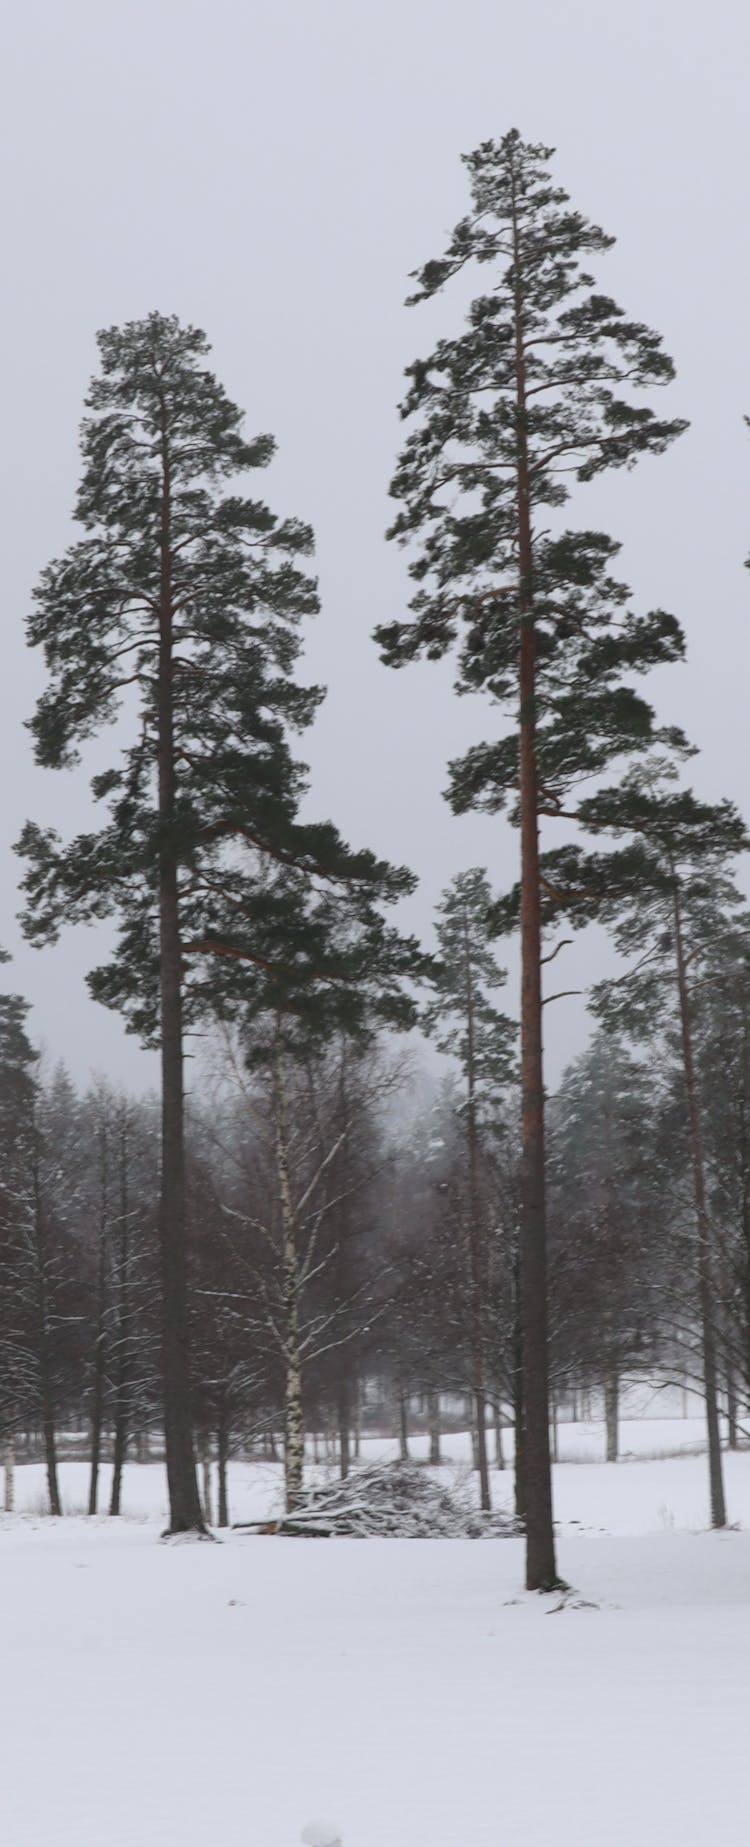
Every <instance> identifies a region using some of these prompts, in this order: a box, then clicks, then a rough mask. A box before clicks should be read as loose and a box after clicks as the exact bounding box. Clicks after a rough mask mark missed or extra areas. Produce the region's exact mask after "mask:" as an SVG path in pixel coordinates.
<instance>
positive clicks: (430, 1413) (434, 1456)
mask: <svg viewBox="0 0 750 1847" xmlns="http://www.w3.org/2000/svg"><path fill="white" fill-rule="evenodd" d="M427 1426H428V1429H429V1433H430V1462H431V1463H432V1465H433V1467H434V1468H437V1466H438V1463H439V1462H440V1460H441V1456H440V1393H439V1392H435V1391H429V1392H428V1393H427Z"/></svg>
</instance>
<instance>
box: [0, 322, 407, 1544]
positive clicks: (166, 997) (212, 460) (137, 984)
mask: <svg viewBox="0 0 750 1847" xmlns="http://www.w3.org/2000/svg"><path fill="white" fill-rule="evenodd" d="M99 349H100V355H101V373H100V376H99V377H97V378H96V379H95V380H94V382H93V384H92V386H91V388H90V392H89V395H88V398H87V400H86V407H87V416H86V418H85V420H84V423H83V428H82V436H81V446H82V453H83V476H82V480H81V486H80V490H79V494H78V500H77V504H76V518H77V520H78V522H79V523H80V524H81V526H82V527H83V530H84V536H83V537H82V538H81V539H80V540H79V541H78V542H77V543H76V544H74V545H73V546H72V547H71V548H70V550H69V551H68V552H67V553H66V554H65V556H64V557H63V558H62V559H60V560H58V561H57V562H55V563H53V564H51V565H50V566H48V568H47V569H46V571H45V572H44V573H43V576H42V579H41V582H40V585H39V588H38V590H37V593H36V599H35V608H34V612H33V614H32V616H31V618H30V621H29V641H30V643H31V645H32V646H37V647H42V648H43V650H44V655H45V660H46V663H47V669H48V675H49V684H48V687H47V690H46V691H45V692H44V694H43V695H42V698H41V700H40V701H39V705H38V708H37V712H36V715H35V717H34V719H33V722H32V730H33V735H34V741H35V746H36V755H37V760H38V762H39V763H41V764H43V765H47V766H50V767H53V768H61V767H66V766H68V765H70V764H73V763H75V762H76V760H77V757H78V753H79V751H80V748H81V746H82V745H84V744H85V743H86V742H87V740H88V739H90V738H92V737H93V736H94V735H95V734H96V733H97V732H98V731H99V730H100V728H101V727H102V726H103V725H105V724H107V723H108V722H110V721H111V720H112V719H113V718H114V717H115V715H116V714H117V712H118V710H119V709H120V708H121V707H122V709H123V711H124V713H125V715H126V717H127V718H128V719H129V721H130V727H129V728H130V742H129V743H127V744H126V745H125V747H124V749H123V750H122V751H121V752H120V753H118V759H117V761H116V762H114V763H113V765H112V767H111V768H110V769H108V770H106V771H105V772H104V773H103V774H100V775H98V776H97V777H95V778H94V781H93V784H92V788H93V794H94V797H95V798H96V800H97V801H99V802H102V803H106V804H107V815H106V819H105V821H104V823H103V825H102V826H101V827H100V828H99V830H98V831H95V832H91V833H86V834H83V835H81V836H79V837H78V838H77V839H75V840H73V841H72V842H71V843H70V844H69V845H63V844H62V843H61V841H60V840H59V838H58V837H57V836H56V835H55V834H54V833H53V832H51V831H49V830H44V829H42V828H39V827H38V826H36V825H34V824H31V823H29V824H27V826H26V828H25V829H24V832H23V834H22V837H21V840H20V842H19V847H20V851H21V852H22V853H23V854H24V855H25V856H26V858H27V860H28V862H29V864H28V869H27V872H26V875H25V878H24V888H25V892H26V900H27V911H26V929H27V933H28V935H29V936H30V937H31V939H32V941H34V942H36V943H44V942H49V941H53V940H54V939H55V937H56V936H57V934H58V932H59V930H60V929H61V927H62V926H63V925H64V924H68V923H76V922H88V921H91V920H97V919H100V918H103V917H109V916H114V917H116V918H117V920H118V922H119V940H118V945H117V949H116V951H115V954H114V956H113V958H112V960H111V962H110V963H109V964H108V965H107V966H106V967H103V968H99V969H96V970H95V971H94V972H93V973H92V975H91V976H90V978H89V981H90V987H91V990H92V993H93V994H94V995H95V997H96V998H98V999H99V1000H101V1001H103V1002H105V1003H106V1004H107V1005H109V1006H114V1007H117V1008H119V1009H120V1010H121V1011H122V1012H123V1013H124V1015H125V1018H126V1021H127V1023H128V1026H129V1027H130V1029H131V1030H134V1031H136V1032H139V1033H140V1034H141V1035H142V1037H143V1038H144V1039H145V1040H146V1042H147V1043H151V1044H158V1046H159V1048H160V1053H161V1068H162V1130H161V1148H162V1163H161V1194H160V1242H161V1267H162V1296H163V1382H164V1422H165V1441H166V1457H167V1475H168V1483H169V1500H170V1530H171V1531H172V1532H181V1531H185V1530H189V1529H191V1528H197V1529H200V1528H201V1527H202V1524H203V1523H202V1515H201V1506H200V1499H199V1495H198V1488H197V1482H196V1475H195V1465H194V1457H193V1445H192V1430H191V1414H190V1371H189V1353H188V1344H189V1343H188V1317H187V1277H186V1239H185V1149H184V1079H183V1044H184V1034H185V1031H186V1029H188V1028H189V1027H190V1026H191V1025H192V1024H193V1023H194V1022H195V1020H196V1019H198V1018H200V1017H201V1015H202V1014H204V1013H205V1012H206V1010H207V1009H208V1008H210V1007H211V1005H212V1004H213V1000H214V988H215V986H216V987H218V989H219V990H221V991H222V992H223V990H224V987H225V980H224V974H223V973H222V976H221V978H220V979H219V978H218V977H215V976H214V974H213V973H208V974H207V973H206V969H207V965H213V967H214V968H216V966H217V965H219V964H221V966H222V968H224V967H225V966H226V965H227V964H228V963H231V961H232V958H233V957H234V956H235V955H236V935H237V932H241V933H242V938H243V944H244V948H245V952H246V953H250V954H252V948H253V933H254V932H255V933H256V934H257V931H258V927H259V922H260V921H262V920H263V918H264V917H265V909H264V906H265V889H264V881H263V879H262V877H260V878H259V877H258V875H257V866H256V862H257V860H258V857H259V856H260V859H261V860H263V859H264V858H265V856H267V855H270V856H271V857H272V858H275V859H276V860H278V861H279V862H280V863H289V864H291V865H294V866H295V867H297V868H298V869H301V870H302V871H303V872H305V873H306V874H308V875H312V873H313V872H318V873H321V874H322V876H324V877H325V878H326V879H328V880H330V881H332V882H334V883H335V881H336V880H344V881H345V882H346V883H347V885H348V886H349V887H353V888H357V887H358V885H359V884H360V883H364V884H365V885H367V886H372V884H373V881H374V882H375V884H376V885H377V888H378V892H379V894H380V895H381V896H386V897H395V896H398V895H399V893H400V892H401V891H402V890H404V889H406V888H408V885H409V877H408V875H406V874H398V873H394V872H392V871H391V869H390V868H387V867H382V866H380V865H379V863H378V862H377V861H375V860H374V859H373V858H372V856H371V855H369V854H359V855H351V854H349V853H348V852H347V850H346V849H345V848H344V846H343V844H342V842H341V841H340V839H339V836H338V835H337V833H336V831H335V829H334V828H333V827H330V826H328V825H323V826H319V827H313V826H309V827H303V826H301V825H300V824H299V823H298V821H297V818H296V816H297V806H298V802H299V799H300V796H301V794H302V792H303V790H304V787H305V779H304V770H303V768H302V767H301V766H300V765H299V764H297V763H296V762H295V761H294V759H293V757H292V755H291V752H290V748H289V742H288V733H289V731H290V729H297V730H299V729H301V728H304V727H305V726H306V725H308V724H309V723H310V721H311V719H312V717H313V715H314V712H315V709H316V706H317V704H318V702H319V699H320V697H321V693H320V691H319V689H317V688H313V689H305V688H303V687H301V686H300V685H299V683H298V682H297V680H296V679H295V678H294V667H295V662H296V660H297V657H298V653H299V648H300V638H299V625H300V622H301V620H302V618H303V617H305V616H306V615H309V614H311V613H313V612H314V611H315V610H316V609H317V606H318V605H317V592H316V587H315V583H314V581H313V579H312V578H311V577H310V575H309V574H308V571H307V570H306V568H304V562H303V563H302V564H300V562H299V561H300V560H301V561H304V560H305V559H306V558H307V557H309V555H310V553H311V551H312V546H313V539H312V533H311V531H310V528H309V527H307V526H305V525H302V524H300V523H299V521H297V520H294V519H290V520H282V521H280V520H278V519H277V518H276V516H275V515H274V514H273V513H272V512H271V511H270V510H269V508H268V507H267V506H266V505H265V504H264V502H263V501H261V500H258V499H254V498H251V497H249V495H248V494H247V493H246V492H245V491H243V488H244V483H243V482H242V477H244V476H245V475H246V474H247V472H248V471H250V470H253V469H256V468H258V467H263V466H265V465H266V463H268V462H269V461H270V459H271V456H272V454H273V450H274V443H273V440H272V438H271V437H269V436H260V437H257V438H256V439H255V440H253V441H247V440H246V439H245V437H244V435H243V433H242V418H241V415H240V412H239V411H238V410H237V408H236V407H235V406H234V405H233V404H232V403H231V402H230V400H229V398H228V397H227V396H226V394H225V392H224V390H223V388H222V386H221V385H220V384H219V383H218V381H217V380H216V378H215V377H214V375H213V374H212V373H211V372H210V371H209V370H208V368H207V366H206V355H207V353H208V350H209V348H208V344H207V341H206V338H205V336H204V335H203V334H202V333H201V332H199V331H198V330H196V329H195V328H192V327H186V326H181V325H180V323H179V322H178V321H177V319H175V318H174V317H168V316H162V315H159V314H151V315H150V316H149V317H148V318H147V319H146V320H144V321H137V322H132V323H129V324H128V325H126V326H125V327H122V328H110V329H108V330H107V331H106V332H104V333H102V334H100V336H99ZM238 476H239V477H240V483H239V484H238V485H236V484H235V478H236V477H238ZM228 920H231V929H229V931H228Z"/></svg>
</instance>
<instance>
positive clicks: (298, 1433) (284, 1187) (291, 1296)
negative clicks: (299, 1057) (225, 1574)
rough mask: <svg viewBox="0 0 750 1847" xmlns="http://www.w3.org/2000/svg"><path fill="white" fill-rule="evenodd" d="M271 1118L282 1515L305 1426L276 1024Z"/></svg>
mask: <svg viewBox="0 0 750 1847" xmlns="http://www.w3.org/2000/svg"><path fill="white" fill-rule="evenodd" d="M274 1115H275V1128H276V1166H277V1174H278V1182H279V1195H280V1199H281V1220H282V1235H283V1244H284V1252H283V1262H284V1367H285V1381H284V1487H285V1494H286V1510H287V1513H291V1512H292V1509H293V1508H294V1507H296V1505H297V1503H298V1501H299V1499H300V1496H301V1494H302V1486H303V1478H304V1464H305V1425H304V1417H303V1411H302V1356H301V1352H300V1334H299V1292H300V1280H299V1261H298V1257H297V1237H296V1230H297V1228H296V1224H295V1215H294V1206H293V1204H292V1191H291V1185H290V1180H289V1153H288V1148H287V1134H286V1076H285V1071H284V1051H283V1046H282V1043H281V1023H280V1021H277V1023H276V1046H275V1053H274Z"/></svg>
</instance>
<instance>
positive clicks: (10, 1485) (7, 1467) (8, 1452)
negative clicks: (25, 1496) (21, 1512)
mask: <svg viewBox="0 0 750 1847" xmlns="http://www.w3.org/2000/svg"><path fill="white" fill-rule="evenodd" d="M3 1469H4V1473H5V1503H4V1504H5V1512H6V1514H12V1512H13V1509H14V1507H15V1501H16V1440H15V1437H14V1435H13V1431H12V1430H8V1431H7V1432H6V1436H5V1442H4V1444H3Z"/></svg>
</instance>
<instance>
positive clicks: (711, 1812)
mask: <svg viewBox="0 0 750 1847" xmlns="http://www.w3.org/2000/svg"><path fill="white" fill-rule="evenodd" d="M678 1421H679V1420H678ZM581 1436H582V1433H581V1431H580V1429H579V1431H578V1433H577V1439H578V1440H579V1442H580V1439H581ZM639 1446H640V1445H639V1444H638V1443H636V1444H635V1445H634V1446H633V1447H635V1448H636V1449H637V1448H638V1447H639ZM373 1447H374V1446H373ZM383 1447H384V1446H383V1445H379V1446H378V1448H379V1449H380V1450H381V1451H382V1449H383ZM452 1447H453V1448H454V1449H455V1450H457V1451H459V1452H460V1450H461V1448H462V1445H461V1442H460V1441H454V1442H453V1444H452ZM640 1447H642V1446H640ZM672 1447H676V1445H674V1446H672ZM369 1449H370V1445H368V1450H369ZM459 1461H460V1456H459ZM726 1462H727V1477H728V1497H729V1503H730V1517H731V1518H732V1519H733V1520H738V1521H740V1522H741V1523H742V1524H743V1525H744V1524H747V1526H748V1527H750V1452H748V1453H740V1454H739V1455H736V1456H731V1457H727V1458H726ZM105 1473H106V1471H105ZM62 1476H63V1492H64V1496H65V1501H66V1505H68V1506H69V1507H75V1506H76V1505H78V1506H80V1505H82V1504H83V1499H84V1481H85V1468H84V1466H83V1465H82V1464H80V1463H70V1464H65V1465H63V1470H62ZM705 1476H706V1463H705V1458H704V1457H703V1456H692V1455H686V1456H677V1457H672V1458H670V1459H668V1460H664V1459H662V1460H654V1461H642V1460H638V1461H632V1462H628V1461H626V1462H623V1463H620V1464H618V1465H605V1464H595V1463H585V1462H582V1463H568V1464H561V1465H560V1466H559V1467H558V1469H557V1470H556V1471H555V1491H556V1496H557V1510H558V1512H559V1515H560V1532H561V1539H560V1561H559V1562H560V1566H561V1569H562V1571H563V1573H564V1575H565V1577H566V1578H568V1579H569V1581H570V1582H571V1584H572V1585H573V1586H574V1587H575V1592H576V1596H575V1598H573V1599H571V1600H569V1601H568V1602H566V1603H565V1604H564V1606H563V1607H559V1606H560V1602H561V1600H560V1599H559V1598H539V1597H533V1598H530V1597H527V1596H526V1595H525V1593H523V1592H522V1591H521V1590H520V1589H519V1585H520V1583H521V1581H522V1569H523V1559H522V1545H521V1542H520V1541H517V1540H501V1541H495V1540H488V1541H482V1542H477V1543H472V1542H471V1541H463V1542H461V1541H444V1540H435V1541H418V1540H417V1541H415V1540H412V1541H409V1540H406V1541H398V1540H387V1541H380V1540H369V1541H366V1542H360V1541H356V1540H350V1541H346V1540H341V1541H317V1542H316V1541H309V1542H303V1541H294V1540H283V1539H267V1538H260V1539H248V1538H245V1537H243V1536H241V1535H240V1534H230V1535H229V1536H227V1537H226V1538H225V1540H224V1542H223V1543H222V1544H221V1545H211V1544H183V1545H169V1546H162V1545H159V1544H158V1543H157V1534H158V1530H159V1525H158V1523H159V1520H160V1518H161V1515H162V1510H163V1506H164V1494H163V1483H162V1472H161V1469H160V1468H159V1467H158V1466H156V1465H154V1466H152V1467H150V1468H145V1467H140V1468H139V1467H137V1466H136V1465H132V1466H131V1467H130V1468H129V1469H128V1473H127V1482H126V1494H125V1506H126V1513H127V1514H128V1515H129V1516H130V1517H126V1518H124V1519H122V1520H118V1521H109V1520H107V1519H106V1518H104V1517H101V1518H99V1519H98V1520H93V1521H90V1520H87V1519H85V1518H83V1517H82V1516H80V1515H76V1514H73V1515H72V1516H71V1517H69V1518H68V1519H65V1520H57V1521H52V1520H49V1519H48V1518H46V1517H43V1516H41V1515H40V1514H38V1513H36V1512H33V1511H32V1512H26V1513H23V1512H19V1513H18V1514H16V1515H14V1516H12V1517H7V1516H6V1517H5V1518H2V1519H0V1637H1V1638H2V1647H3V1665H4V1672H3V1675H2V1682H1V1683H0V1739H2V1763H3V1769H2V1779H1V1781H0V1814H1V1822H0V1826H1V1828H2V1839H3V1841H7V1842H8V1844H9V1847H178V1844H179V1847H214V1844H215V1847H295V1844H296V1843H298V1842H299V1839H300V1834H301V1830H302V1827H303V1825H304V1823H305V1822H307V1821H308V1820H309V1819H310V1818H311V1817H312V1816H314V1815H316V1814H322V1815H330V1816H331V1818H332V1819H334V1820H336V1821H337V1822H338V1824H339V1826H340V1829H341V1835H342V1839H343V1843H344V1847H652V1844H653V1847H657V1844H658V1847H712V1844H713V1843H714V1842H720V1843H721V1847H747V1842H748V1839H750V1823H749V1822H748V1800H747V1788H746V1784H747V1775H746V1757H747V1721H748V1711H749V1709H750V1532H745V1531H737V1532H735V1531H731V1532H727V1533H726V1534H723V1535H716V1534H711V1533H708V1532H706V1531H705V1530H701V1529H704V1528H705V1524H706V1498H707V1497H706V1481H705ZM510 1488H511V1479H510V1475H509V1474H507V1475H506V1476H505V1478H503V1476H502V1475H500V1474H498V1473H493V1489H494V1490H496V1491H498V1498H500V1491H501V1490H502V1493H503V1494H504V1493H505V1492H506V1490H507V1491H508V1492H509V1491H510ZM17 1489H18V1504H19V1507H20V1508H22V1507H26V1508H33V1507H34V1506H35V1504H36V1505H39V1504H40V1497H41V1492H42V1472H41V1470H39V1469H38V1468H36V1467H30V1468H28V1469H19V1470H18V1475H17ZM231 1492H232V1499H233V1512H234V1517H235V1518H237V1517H241V1516H250V1515H252V1514H255V1515H257V1514H260V1513H263V1512H264V1511H266V1510H268V1509H269V1507H270V1506H271V1505H272V1504H273V1503H274V1501H275V1500H276V1497H277V1494H278V1470H277V1469H275V1468H273V1467H271V1466H269V1465H266V1466H259V1465H252V1466H251V1465H242V1464H235V1465H233V1468H232V1480H231Z"/></svg>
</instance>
